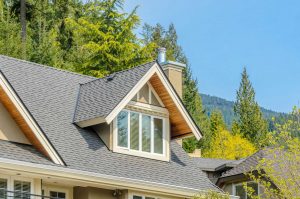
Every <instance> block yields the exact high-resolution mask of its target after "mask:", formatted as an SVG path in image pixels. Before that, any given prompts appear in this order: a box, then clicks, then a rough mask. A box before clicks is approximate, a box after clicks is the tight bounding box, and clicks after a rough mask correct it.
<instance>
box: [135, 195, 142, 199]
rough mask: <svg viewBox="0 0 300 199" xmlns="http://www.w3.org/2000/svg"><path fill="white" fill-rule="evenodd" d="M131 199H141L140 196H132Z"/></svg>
mask: <svg viewBox="0 0 300 199" xmlns="http://www.w3.org/2000/svg"><path fill="white" fill-rule="evenodd" d="M133 199H143V197H142V196H133Z"/></svg>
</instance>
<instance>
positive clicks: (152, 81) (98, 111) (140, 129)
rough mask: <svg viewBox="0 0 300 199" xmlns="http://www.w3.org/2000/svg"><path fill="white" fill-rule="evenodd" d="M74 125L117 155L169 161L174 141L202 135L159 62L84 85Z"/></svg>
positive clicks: (80, 92) (80, 89) (79, 97)
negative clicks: (87, 130)
mask: <svg viewBox="0 0 300 199" xmlns="http://www.w3.org/2000/svg"><path fill="white" fill-rule="evenodd" d="M74 123H75V124H77V125H78V126H80V127H82V128H87V127H92V128H93V129H94V130H95V131H96V132H97V133H98V135H99V136H100V138H101V139H102V140H103V141H104V143H105V144H106V145H107V147H108V148H109V149H110V150H112V151H114V152H118V153H125V154H129V155H136V156H142V157H147V158H153V159H159V160H166V161H167V160H169V158H170V154H169V150H170V149H169V141H170V140H171V139H177V138H182V137H186V136H191V135H195V137H196V138H197V139H200V138H201V133H200V130H199V129H198V127H197V126H196V124H195V123H194V122H193V120H192V118H191V117H190V115H189V114H188V112H187V111H186V109H185V107H184V105H183V104H182V102H181V100H180V97H179V96H178V94H177V93H176V91H175V89H174V87H173V86H172V84H171V82H170V81H169V80H168V78H167V76H166V74H165V73H164V71H163V69H162V67H161V66H160V65H159V64H158V63H157V62H150V63H148V64H145V65H141V66H139V67H135V68H132V69H129V70H126V71H121V72H118V73H115V74H113V75H111V76H109V77H108V78H102V79H97V80H93V81H91V82H88V83H85V84H82V85H80V88H79V92H78V99H77V104H76V110H75V114H74Z"/></svg>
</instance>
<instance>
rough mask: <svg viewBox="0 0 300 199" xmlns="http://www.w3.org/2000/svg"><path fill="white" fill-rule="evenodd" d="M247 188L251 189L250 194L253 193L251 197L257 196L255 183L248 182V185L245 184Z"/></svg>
mask: <svg viewBox="0 0 300 199" xmlns="http://www.w3.org/2000/svg"><path fill="white" fill-rule="evenodd" d="M247 187H250V188H251V193H252V191H254V192H253V193H252V195H253V196H258V185H257V183H255V182H248V183H247ZM247 198H248V199H249V198H251V197H250V196H248V197H247Z"/></svg>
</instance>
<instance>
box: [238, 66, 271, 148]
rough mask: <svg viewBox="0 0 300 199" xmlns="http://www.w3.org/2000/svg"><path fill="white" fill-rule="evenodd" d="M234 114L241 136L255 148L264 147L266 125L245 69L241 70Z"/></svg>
mask: <svg viewBox="0 0 300 199" xmlns="http://www.w3.org/2000/svg"><path fill="white" fill-rule="evenodd" d="M234 112H235V114H236V116H237V118H238V119H237V121H236V124H238V128H239V131H240V133H241V134H242V136H243V137H244V138H246V139H248V140H250V141H251V142H252V143H254V144H255V145H257V146H261V145H265V142H266V134H267V132H268V129H267V123H266V121H265V119H264V118H263V115H262V112H261V110H260V107H259V105H258V104H257V102H256V101H255V91H254V88H253V87H252V84H251V82H250V80H249V76H248V74H247V70H246V68H244V70H243V73H242V79H241V83H240V88H239V90H238V91H237V96H236V101H235V104H234Z"/></svg>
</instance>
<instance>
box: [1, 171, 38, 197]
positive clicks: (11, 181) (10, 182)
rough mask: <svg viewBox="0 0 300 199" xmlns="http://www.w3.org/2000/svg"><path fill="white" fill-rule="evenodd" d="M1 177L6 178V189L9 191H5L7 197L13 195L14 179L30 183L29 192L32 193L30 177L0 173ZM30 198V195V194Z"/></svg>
mask: <svg viewBox="0 0 300 199" xmlns="http://www.w3.org/2000/svg"><path fill="white" fill-rule="evenodd" d="M0 178H1V179H6V180H7V191H10V192H8V193H7V198H11V197H14V193H13V192H14V191H15V188H14V182H15V181H22V182H29V183H30V194H34V186H35V184H34V180H33V179H31V178H26V177H23V176H10V175H5V174H0ZM30 198H32V196H30Z"/></svg>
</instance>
